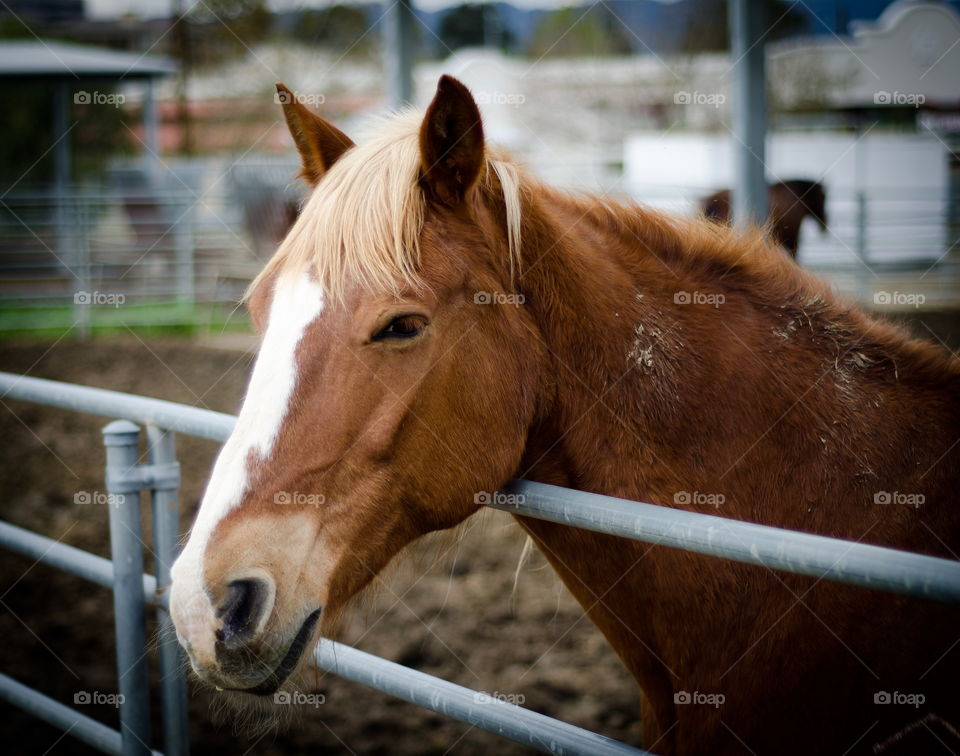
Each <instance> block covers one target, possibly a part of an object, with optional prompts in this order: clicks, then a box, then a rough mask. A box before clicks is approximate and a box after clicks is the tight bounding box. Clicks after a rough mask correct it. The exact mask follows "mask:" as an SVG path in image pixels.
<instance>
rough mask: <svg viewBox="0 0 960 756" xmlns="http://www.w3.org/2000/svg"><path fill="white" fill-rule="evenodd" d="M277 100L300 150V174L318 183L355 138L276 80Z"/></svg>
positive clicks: (315, 183) (308, 181) (311, 183)
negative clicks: (309, 107) (325, 118)
mask: <svg viewBox="0 0 960 756" xmlns="http://www.w3.org/2000/svg"><path fill="white" fill-rule="evenodd" d="M277 101H278V102H279V103H280V104H281V105H282V106H283V117H284V119H285V120H286V122H287V127H288V128H289V129H290V135H291V136H292V137H293V141H294V142H295V143H296V145H297V152H299V153H300V162H301V164H302V165H303V170H301V171H300V175H301V176H302V177H303V178H304V179H306V180H307V183H309V184H310V186H316V185H317V182H318V181H319V180H320V179H321V178H323V175H324V174H325V173H326V172H327V171H329V170H330V166H332V165H333V164H334V163H335V162H336V160H337V158H339V157H340V156H341V155H342V154H343V153H344V152H346V151H347V150H349V149H350V148H351V147H353V141H352V140H351V139H350V137H348V136H347V135H346V134H344V133H343V132H342V131H340V129H338V128H337V127H336V126H334V125H333V124H332V123H329V122H328V121H326V120H324V119H323V118H321V117H320V116H318V115H317V114H316V113H314V112H313V111H312V110H310V109H308V108H307V107H305V106H304V105H303V103H301V102H299V101H298V100H297V97H296V95H294V93H293V92H291V91H290V90H289V89H287V88H286V87H285V86H284V85H283V84H281V83H280V82H277Z"/></svg>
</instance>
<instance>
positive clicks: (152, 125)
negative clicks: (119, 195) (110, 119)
mask: <svg viewBox="0 0 960 756" xmlns="http://www.w3.org/2000/svg"><path fill="white" fill-rule="evenodd" d="M154 90H155V86H154V83H153V79H152V78H148V79H147V80H146V81H145V82H144V93H143V108H142V112H141V118H142V119H143V144H144V151H145V152H146V153H147V154H146V155H144V162H145V168H146V173H147V179H148V180H149V182H150V185H151V186H156V185H157V184H158V183H159V181H160V173H161V170H160V169H161V161H160V137H159V135H158V128H157V99H156V95H155V92H154Z"/></svg>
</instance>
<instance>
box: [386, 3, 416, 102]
mask: <svg viewBox="0 0 960 756" xmlns="http://www.w3.org/2000/svg"><path fill="white" fill-rule="evenodd" d="M415 22H416V19H415V18H414V15H413V7H412V6H411V5H410V0H396V2H394V3H393V5H391V6H390V8H389V9H388V10H387V12H386V13H385V14H384V17H383V34H384V46H383V66H384V73H385V74H386V80H387V105H389V107H391V108H394V109H396V108H401V107H403V106H404V105H409V104H411V103H412V102H413V29H414V23H415Z"/></svg>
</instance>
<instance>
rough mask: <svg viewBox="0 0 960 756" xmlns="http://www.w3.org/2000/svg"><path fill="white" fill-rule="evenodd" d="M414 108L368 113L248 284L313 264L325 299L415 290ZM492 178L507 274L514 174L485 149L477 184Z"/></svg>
mask: <svg viewBox="0 0 960 756" xmlns="http://www.w3.org/2000/svg"><path fill="white" fill-rule="evenodd" d="M421 120H422V114H421V113H419V112H418V111H415V110H404V111H401V112H399V113H396V114H393V115H391V116H387V117H384V118H379V119H376V120H375V121H374V123H373V126H372V127H371V128H370V130H369V136H368V137H367V138H366V139H361V141H360V142H359V143H358V144H357V145H356V146H354V147H352V148H351V149H350V150H348V151H347V152H346V153H345V154H344V155H343V156H342V157H341V158H340V159H339V160H338V161H337V162H336V163H334V165H333V166H332V167H331V169H330V171H329V172H328V173H327V174H326V175H325V176H324V177H323V178H322V180H321V181H320V182H319V183H318V184H317V186H316V187H315V188H314V190H313V192H312V193H311V195H310V197H309V198H308V199H307V201H306V203H305V205H304V207H303V210H302V212H301V213H300V215H299V217H298V218H297V220H296V222H295V223H294V224H293V226H292V228H291V229H290V232H289V233H288V234H287V236H286V238H285V239H284V240H283V242H282V243H281V245H280V247H279V248H278V250H277V252H276V254H275V255H274V256H273V257H272V258H271V259H270V261H269V262H268V263H267V265H266V266H265V267H264V269H263V271H261V273H260V274H259V275H258V276H257V278H256V279H255V280H254V281H253V283H252V284H251V285H250V288H249V290H248V296H249V294H250V292H252V291H253V290H254V289H256V288H257V287H258V286H259V285H260V284H261V283H263V282H264V281H266V280H267V279H270V278H272V277H274V276H276V277H279V278H286V277H288V276H290V275H295V274H298V273H301V272H303V271H304V270H306V269H309V268H311V267H312V268H313V270H314V273H315V276H316V279H317V281H318V282H319V284H320V286H321V287H322V288H323V290H324V293H325V294H326V296H327V297H328V298H329V300H330V301H336V302H342V301H343V298H344V294H345V291H346V288H347V287H348V286H350V285H356V286H359V287H360V288H361V289H362V290H365V291H370V292H389V293H394V294H398V293H399V292H400V291H401V290H402V289H403V288H404V287H405V286H406V287H411V288H414V289H422V288H423V287H424V286H425V284H426V283H427V282H425V281H423V280H422V278H421V275H420V273H421V244H420V236H421V231H422V229H423V224H424V217H425V215H426V212H427V198H426V196H425V194H424V192H423V189H422V188H421V187H420V183H419V182H420V176H421V171H422V157H421V152H420V145H419V129H420V123H421ZM495 181H496V183H497V184H499V191H500V193H501V196H502V199H503V203H504V207H503V210H504V211H505V215H506V219H507V230H506V231H507V243H508V244H507V247H508V249H509V252H510V260H509V261H508V262H509V265H510V270H511V272H513V271H514V269H515V268H516V266H517V261H518V260H519V247H520V226H521V213H520V190H521V182H522V179H521V174H520V171H519V168H518V167H517V165H516V164H515V163H513V162H511V161H509V160H507V159H505V158H504V157H503V156H502V155H500V154H498V153H491V152H490V151H488V155H487V159H486V166H485V170H483V171H481V174H480V183H481V184H483V185H484V186H485V187H486V188H490V187H492V186H493V184H494V182H495Z"/></svg>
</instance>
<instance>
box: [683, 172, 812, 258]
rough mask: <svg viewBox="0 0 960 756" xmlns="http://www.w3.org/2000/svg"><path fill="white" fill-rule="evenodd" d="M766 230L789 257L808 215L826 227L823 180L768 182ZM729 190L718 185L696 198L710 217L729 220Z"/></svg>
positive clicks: (797, 243) (794, 248) (711, 218)
mask: <svg viewBox="0 0 960 756" xmlns="http://www.w3.org/2000/svg"><path fill="white" fill-rule="evenodd" d="M768 201H769V204H770V212H769V215H768V217H767V225H768V228H769V233H770V235H771V236H772V237H773V239H774V241H775V242H776V243H777V244H779V245H780V246H781V247H783V248H784V249H785V250H786V251H787V252H788V253H789V254H790V256H791V257H792V258H794V259H796V257H797V248H798V247H799V246H800V226H801V224H802V223H803V219H804V218H806V217H807V216H808V215H809V216H810V217H812V218H813V219H814V220H815V221H816V222H817V223H818V224H819V225H820V230H821V232H824V233H825V232H826V231H827V193H826V190H825V189H824V188H823V184H821V183H820V182H818V181H810V180H808V179H790V180H789V181H781V182H779V183H777V184H771V185H770V194H769V197H768ZM730 204H731V203H730V190H729V189H721V190H720V191H718V192H714V193H713V194H711V195H710V196H709V197H704V198H703V199H702V200H700V209H701V210H702V211H703V214H704V215H705V216H706V217H707V218H709V219H710V220H713V221H716V222H717V223H729V222H730Z"/></svg>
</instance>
